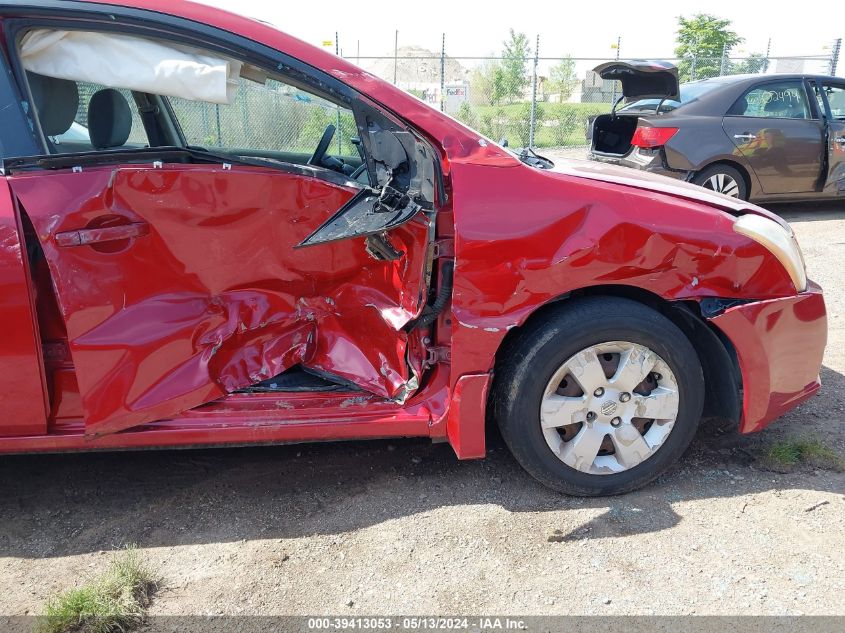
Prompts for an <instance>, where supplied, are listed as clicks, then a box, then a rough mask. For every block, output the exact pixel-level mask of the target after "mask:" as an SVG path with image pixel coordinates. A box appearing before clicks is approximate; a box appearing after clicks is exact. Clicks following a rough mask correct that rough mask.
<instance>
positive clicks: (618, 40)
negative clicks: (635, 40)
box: [602, 35, 622, 103]
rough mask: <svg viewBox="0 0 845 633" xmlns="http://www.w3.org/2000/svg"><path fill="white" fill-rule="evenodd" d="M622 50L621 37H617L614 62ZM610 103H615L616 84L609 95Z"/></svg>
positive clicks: (617, 59) (614, 83)
mask: <svg viewBox="0 0 845 633" xmlns="http://www.w3.org/2000/svg"><path fill="white" fill-rule="evenodd" d="M620 48H622V36H621V35H619V36H617V37H616V61H619V49H620ZM602 92H604V88H602ZM610 102H611V103H616V82H615V81H614V82H613V92H612V93H611V95H610Z"/></svg>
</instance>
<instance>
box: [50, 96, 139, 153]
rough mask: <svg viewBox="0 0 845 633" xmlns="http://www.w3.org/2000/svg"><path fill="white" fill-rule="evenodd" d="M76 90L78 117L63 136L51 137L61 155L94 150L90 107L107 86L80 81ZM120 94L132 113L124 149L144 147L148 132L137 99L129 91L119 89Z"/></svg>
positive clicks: (75, 117)
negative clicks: (90, 129)
mask: <svg viewBox="0 0 845 633" xmlns="http://www.w3.org/2000/svg"><path fill="white" fill-rule="evenodd" d="M76 88H77V90H78V92H79V106H78V108H77V110H76V116H74V118H73V123H72V124H71V126H70V128H69V129H68V130H67V131H66V132H64V133H63V134H59V135H58V136H54V137H51V140H52V141H53V144H54V145H55V149H56V151H57V152H59V153H63V152H75V151H90V150H91V149H93V144H92V143H91V137H90V135H89V134H88V106H89V105H90V103H91V97H93V96H94V94H95V93H97V92H99V91H100V90H103V89H104V88H105V86H101V85H99V84H92V83H86V82H83V81H78V82H76ZM118 92H119V93H120V94H121V95H123V98H124V99H126V102H127V103H128V104H129V109H130V111H131V112H132V123H131V125H132V128H131V130H130V132H129V138H128V139H127V141H126V143H125V144H123V145H122V147H144V146H146V145H147V143H148V140H147V132H146V131H145V130H144V123H143V121H142V120H141V113H140V112H139V111H138V106H137V104H136V103H135V99H134V97H133V96H132V93H131V92H130V91H128V90H120V89H119V90H118ZM95 114H96V112H95Z"/></svg>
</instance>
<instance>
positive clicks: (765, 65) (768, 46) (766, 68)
mask: <svg viewBox="0 0 845 633" xmlns="http://www.w3.org/2000/svg"><path fill="white" fill-rule="evenodd" d="M771 54H772V38H771V37H770V38H769V43H768V44H766V59H765V60H764V61H763V70H762V72H763V73H767V72H769V56H770V55H771Z"/></svg>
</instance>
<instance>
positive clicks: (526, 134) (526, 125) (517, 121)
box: [507, 103, 546, 147]
mask: <svg viewBox="0 0 845 633" xmlns="http://www.w3.org/2000/svg"><path fill="white" fill-rule="evenodd" d="M515 107H516V108H517V109H516V110H515V111H514V112H513V114H512V115H511V117H510V120H509V121H508V126H507V131H508V132H510V134H509V136H510V137H511V138H510V140H511V141H513V140H514V139H513V137H516V140H517V141H519V144H518V147H528V146H529V145H530V141H531V104H530V103H521V104H519V105H518V106H515ZM545 118H546V112H545V110H544V109H543V107H542V105H541V104H539V103H538V104H537V109H536V111H535V113H534V120H535V122H536V126H535V133H539V131H540V128H541V126H542V124H543V121H544V120H545ZM535 141H536V139H535ZM535 144H536V142H535Z"/></svg>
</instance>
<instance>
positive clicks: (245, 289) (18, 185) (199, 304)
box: [10, 165, 429, 434]
mask: <svg viewBox="0 0 845 633" xmlns="http://www.w3.org/2000/svg"><path fill="white" fill-rule="evenodd" d="M10 182H11V186H12V188H13V191H14V193H15V195H16V196H17V197H18V199H19V200H20V202H21V205H22V208H23V209H24V211H25V212H26V213H27V214H28V215H29V217H30V218H31V220H32V223H33V225H34V227H35V230H36V232H37V233H38V236H39V239H40V241H41V244H42V247H43V248H44V252H45V255H46V257H47V260H48V263H49V265H50V270H51V273H52V275H53V280H54V284H55V287H56V290H57V294H58V298H59V303H60V307H61V312H62V315H63V318H64V319H65V321H66V324H67V330H68V339H69V344H70V349H71V354H72V356H73V360H74V365H75V367H76V372H77V375H78V378H79V384H80V390H81V394H82V403H83V409H84V413H85V419H86V432H87V433H88V434H101V433H106V432H112V431H117V430H120V429H123V428H128V427H131V426H135V425H137V424H141V423H143V422H147V421H152V420H157V419H163V418H166V417H168V416H173V415H175V414H176V413H178V412H180V411H183V410H186V409H188V408H191V407H194V406H197V405H199V404H202V403H204V402H209V401H211V400H214V399H216V398H219V397H220V396H222V395H224V394H226V393H229V392H231V391H234V390H237V389H240V388H243V387H246V386H248V385H250V384H254V383H257V382H260V381H262V380H265V379H267V378H270V377H272V376H274V375H276V374H278V373H280V372H281V371H283V370H284V369H286V368H288V367H290V366H292V365H295V364H302V365H303V366H305V367H310V368H314V369H317V370H323V371H326V372H330V373H332V374H334V375H337V376H340V377H341V378H344V379H346V380H349V381H350V382H352V383H353V384H355V385H358V386H359V387H360V388H362V389H365V390H367V391H370V392H372V393H374V394H377V395H380V396H382V397H385V398H399V399H403V398H404V397H406V396H407V395H408V392H409V390H412V389H413V385H414V384H415V382H416V376H417V375H418V374H419V371H420V368H421V365H422V359H418V358H416V357H415V355H413V354H411V355H409V357H408V359H406V354H407V352H408V335H407V334H406V333H405V332H404V331H403V328H404V326H405V325H406V324H407V323H408V322H409V321H411V320H412V319H414V318H416V317H417V316H418V315H419V313H420V311H421V308H422V305H423V304H424V302H425V288H424V287H423V273H424V269H425V257H426V251H427V241H428V230H429V227H428V222H427V220H426V218H425V216H424V215H420V216H419V217H418V218H416V219H415V220H413V221H411V222H409V223H408V224H405V225H403V226H400V227H398V228H396V229H395V230H393V231H392V232H391V239H392V241H393V243H394V244H395V245H396V247H397V248H398V249H399V250H400V251H402V253H403V255H402V256H401V257H400V258H399V259H397V260H395V261H387V260H380V261H379V260H376V259H373V258H372V257H370V256H369V255H368V254H367V253H366V250H365V247H364V239H363V238H357V239H349V240H342V241H338V242H334V243H332V244H326V245H316V246H312V247H310V248H305V249H294V246H295V245H296V244H298V243H300V242H301V241H302V239H304V238H305V236H307V235H308V234H310V233H311V232H312V231H313V230H314V229H315V228H316V227H317V226H319V225H320V224H322V223H323V222H324V221H325V220H326V219H327V218H329V217H331V216H332V215H333V214H334V213H335V212H336V211H337V209H339V208H340V207H341V206H343V204H344V203H346V202H347V201H348V200H349V199H350V198H351V197H352V196H353V195H354V193H355V190H354V189H352V188H349V187H341V186H339V185H336V184H332V183H329V182H325V181H322V180H317V179H314V178H305V177H302V176H299V175H295V174H289V173H283V172H278V171H270V170H265V169H260V168H252V167H238V166H235V167H233V168H231V169H230V170H223V169H221V168H220V167H217V166H207V165H165V166H164V168H163V169H153V168H152V167H150V166H127V167H121V168H112V167H102V168H92V169H86V170H84V171H83V172H80V173H72V172H70V171H62V172H50V173H45V172H32V173H23V174H20V175H16V176H14V177H13V178H11V179H10ZM59 201H60V202H59ZM130 223H131V224H146V225H148V227H149V230H148V231H147V232H146V233H145V234H143V235H140V236H138V237H135V238H128V239H117V240H113V241H106V242H97V243H92V244H85V245H78V246H70V247H62V246H59V245H58V243H57V241H56V235H57V234H59V233H63V232H67V231H74V230H80V229H86V228H92V227H102V226H120V225H122V224H130ZM116 234H117V233H116Z"/></svg>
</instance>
